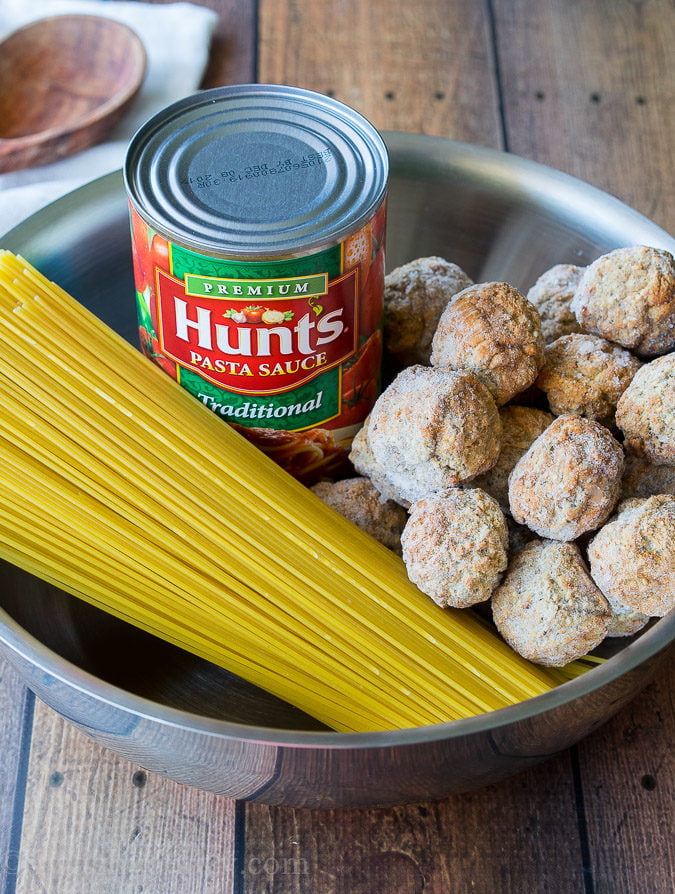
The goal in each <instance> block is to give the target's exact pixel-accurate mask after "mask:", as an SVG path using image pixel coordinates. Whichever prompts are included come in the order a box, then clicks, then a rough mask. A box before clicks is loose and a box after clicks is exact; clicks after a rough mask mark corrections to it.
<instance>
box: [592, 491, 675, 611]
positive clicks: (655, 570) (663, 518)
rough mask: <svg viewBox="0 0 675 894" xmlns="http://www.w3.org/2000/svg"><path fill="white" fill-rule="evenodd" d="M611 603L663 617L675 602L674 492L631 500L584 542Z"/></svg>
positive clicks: (593, 573)
mask: <svg viewBox="0 0 675 894" xmlns="http://www.w3.org/2000/svg"><path fill="white" fill-rule="evenodd" d="M588 559H589V561H590V563H591V575H592V577H593V580H594V581H595V582H596V584H597V585H598V586H599V587H600V589H601V590H602V592H603V593H604V594H605V596H606V598H607V600H608V602H609V603H610V605H613V604H616V605H617V606H619V607H625V608H628V609H632V610H633V611H638V612H642V613H644V614H646V615H650V616H656V617H661V616H663V615H665V614H667V612H669V611H670V610H671V609H672V608H674V607H675V497H672V496H670V494H659V495H658V496H655V497H649V498H648V499H646V500H629V501H627V502H626V503H625V504H622V505H621V506H620V507H619V512H618V514H617V515H616V517H615V518H613V519H612V521H610V522H608V524H606V525H605V526H604V528H602V529H601V530H600V531H598V533H597V534H596V535H595V537H594V538H593V540H592V541H591V543H590V544H589V547H588Z"/></svg>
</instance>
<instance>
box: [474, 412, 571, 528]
mask: <svg viewBox="0 0 675 894" xmlns="http://www.w3.org/2000/svg"><path fill="white" fill-rule="evenodd" d="M499 417H500V419H501V421H502V449H501V450H500V452H499V456H498V458H497V462H496V463H495V465H494V466H493V467H492V468H491V469H490V470H489V471H487V472H484V473H483V474H482V475H479V476H478V477H477V478H474V479H473V481H472V482H471V486H472V487H481V488H482V489H483V490H484V491H486V492H487V493H488V494H490V496H492V497H494V498H495V500H497V502H498V503H499V504H500V506H501V507H502V508H503V509H504V510H506V511H507V512H508V511H510V510H509V475H510V474H511V472H512V471H513V467H514V466H515V464H516V463H517V462H518V460H519V459H520V457H521V456H522V455H523V454H524V453H525V451H526V450H528V449H529V447H530V446H531V444H532V443H533V442H534V441H535V440H536V439H537V438H538V437H539V435H540V434H541V433H542V432H543V431H545V430H546V429H547V428H548V426H549V425H550V424H551V423H552V422H553V420H554V418H555V417H554V416H552V415H551V414H550V413H545V412H544V411H543V410H536V409H534V408H533V407H518V406H509V407H502V409H501V410H500V411H499Z"/></svg>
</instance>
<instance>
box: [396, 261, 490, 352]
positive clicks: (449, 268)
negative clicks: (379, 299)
mask: <svg viewBox="0 0 675 894" xmlns="http://www.w3.org/2000/svg"><path fill="white" fill-rule="evenodd" d="M472 282H473V280H472V279H470V277H468V276H467V275H466V273H465V272H464V271H463V270H462V269H461V267H458V266H457V264H451V263H450V262H449V261H446V260H444V259H443V258H437V257H431V258H418V259H417V260H416V261H411V262H410V263H409V264H404V265H403V266H402V267H397V268H396V269H395V270H392V271H391V273H389V274H388V275H387V276H386V277H385V280H384V344H385V348H386V350H387V351H388V352H389V354H391V355H392V356H393V357H394V358H396V359H397V360H398V361H399V363H401V364H402V365H404V366H410V365H411V364H414V363H423V364H427V363H429V356H430V354H431V339H432V338H433V335H434V332H435V330H436V326H437V325H438V320H439V317H440V316H441V314H442V312H443V310H444V309H445V306H446V304H447V303H448V301H450V299H451V298H452V297H453V295H456V294H457V292H461V291H462V289H465V288H466V287H467V286H470V285H471V284H472Z"/></svg>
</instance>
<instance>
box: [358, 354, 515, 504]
mask: <svg viewBox="0 0 675 894" xmlns="http://www.w3.org/2000/svg"><path fill="white" fill-rule="evenodd" d="M501 431H502V424H501V421H500V419H499V411H498V410H497V407H496V405H495V402H494V401H493V400H492V397H491V396H490V392H489V391H488V390H487V388H486V387H485V386H484V385H483V384H482V382H481V381H480V380H479V379H477V378H476V376H474V375H473V374H472V373H470V372H465V371H457V370H452V369H435V368H433V367H428V366H409V367H408V368H407V369H404V370H403V371H402V372H401V373H399V375H398V376H397V377H396V378H395V379H394V381H393V382H392V383H391V385H389V387H388V388H387V389H386V390H385V391H384V392H383V393H382V394H381V395H380V396H379V398H378V399H377V401H376V402H375V406H374V407H373V409H372V411H371V414H370V422H369V425H368V440H369V442H370V447H371V448H372V451H373V455H374V457H375V460H376V462H377V464H378V467H379V469H380V471H381V472H382V474H383V475H384V476H385V477H386V481H387V482H388V485H389V486H390V488H392V489H393V490H394V491H395V492H396V493H397V494H398V497H399V501H400V500H401V499H402V500H407V501H409V502H411V503H412V502H414V501H415V500H419V499H420V498H421V497H424V496H426V495H427V494H430V493H435V492H437V491H439V490H444V489H445V488H446V487H454V486H455V485H457V484H463V483H464V482H466V481H470V480H471V479H472V478H475V477H476V475H480V473H481V472H485V471H486V470H487V469H489V468H490V467H491V466H493V465H494V464H495V462H496V461H497V457H498V456H499V449H500V446H501Z"/></svg>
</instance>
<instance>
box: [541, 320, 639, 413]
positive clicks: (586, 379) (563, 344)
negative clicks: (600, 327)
mask: <svg viewBox="0 0 675 894" xmlns="http://www.w3.org/2000/svg"><path fill="white" fill-rule="evenodd" d="M641 365H642V364H641V363H640V361H639V360H637V359H636V358H635V357H633V355H632V354H631V353H630V352H629V351H626V350H625V349H624V348H620V347H619V346H618V345H613V344H612V343H611V342H608V341H607V340H606V339H604V338H600V336H598V335H585V334H580V333H577V334H572V335H563V336H561V337H560V338H558V339H556V340H555V341H554V342H553V343H552V344H550V345H548V347H547V348H546V355H545V361H544V366H543V369H542V371H541V372H540V373H539V376H538V378H537V383H536V384H537V387H538V388H541V390H542V391H544V392H545V394H546V396H547V398H548V403H549V406H550V408H551V410H552V412H553V413H555V415H556V416H562V415H564V414H565V413H572V414H574V415H576V416H586V418H588V419H597V420H598V422H603V423H605V424H611V423H612V422H613V420H614V411H615V410H616V404H617V401H618V400H619V398H620V397H621V395H622V394H623V392H624V391H625V390H626V388H627V387H628V386H629V385H630V383H631V380H632V378H633V376H634V375H635V373H636V372H637V371H638V369H640V367H641Z"/></svg>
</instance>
